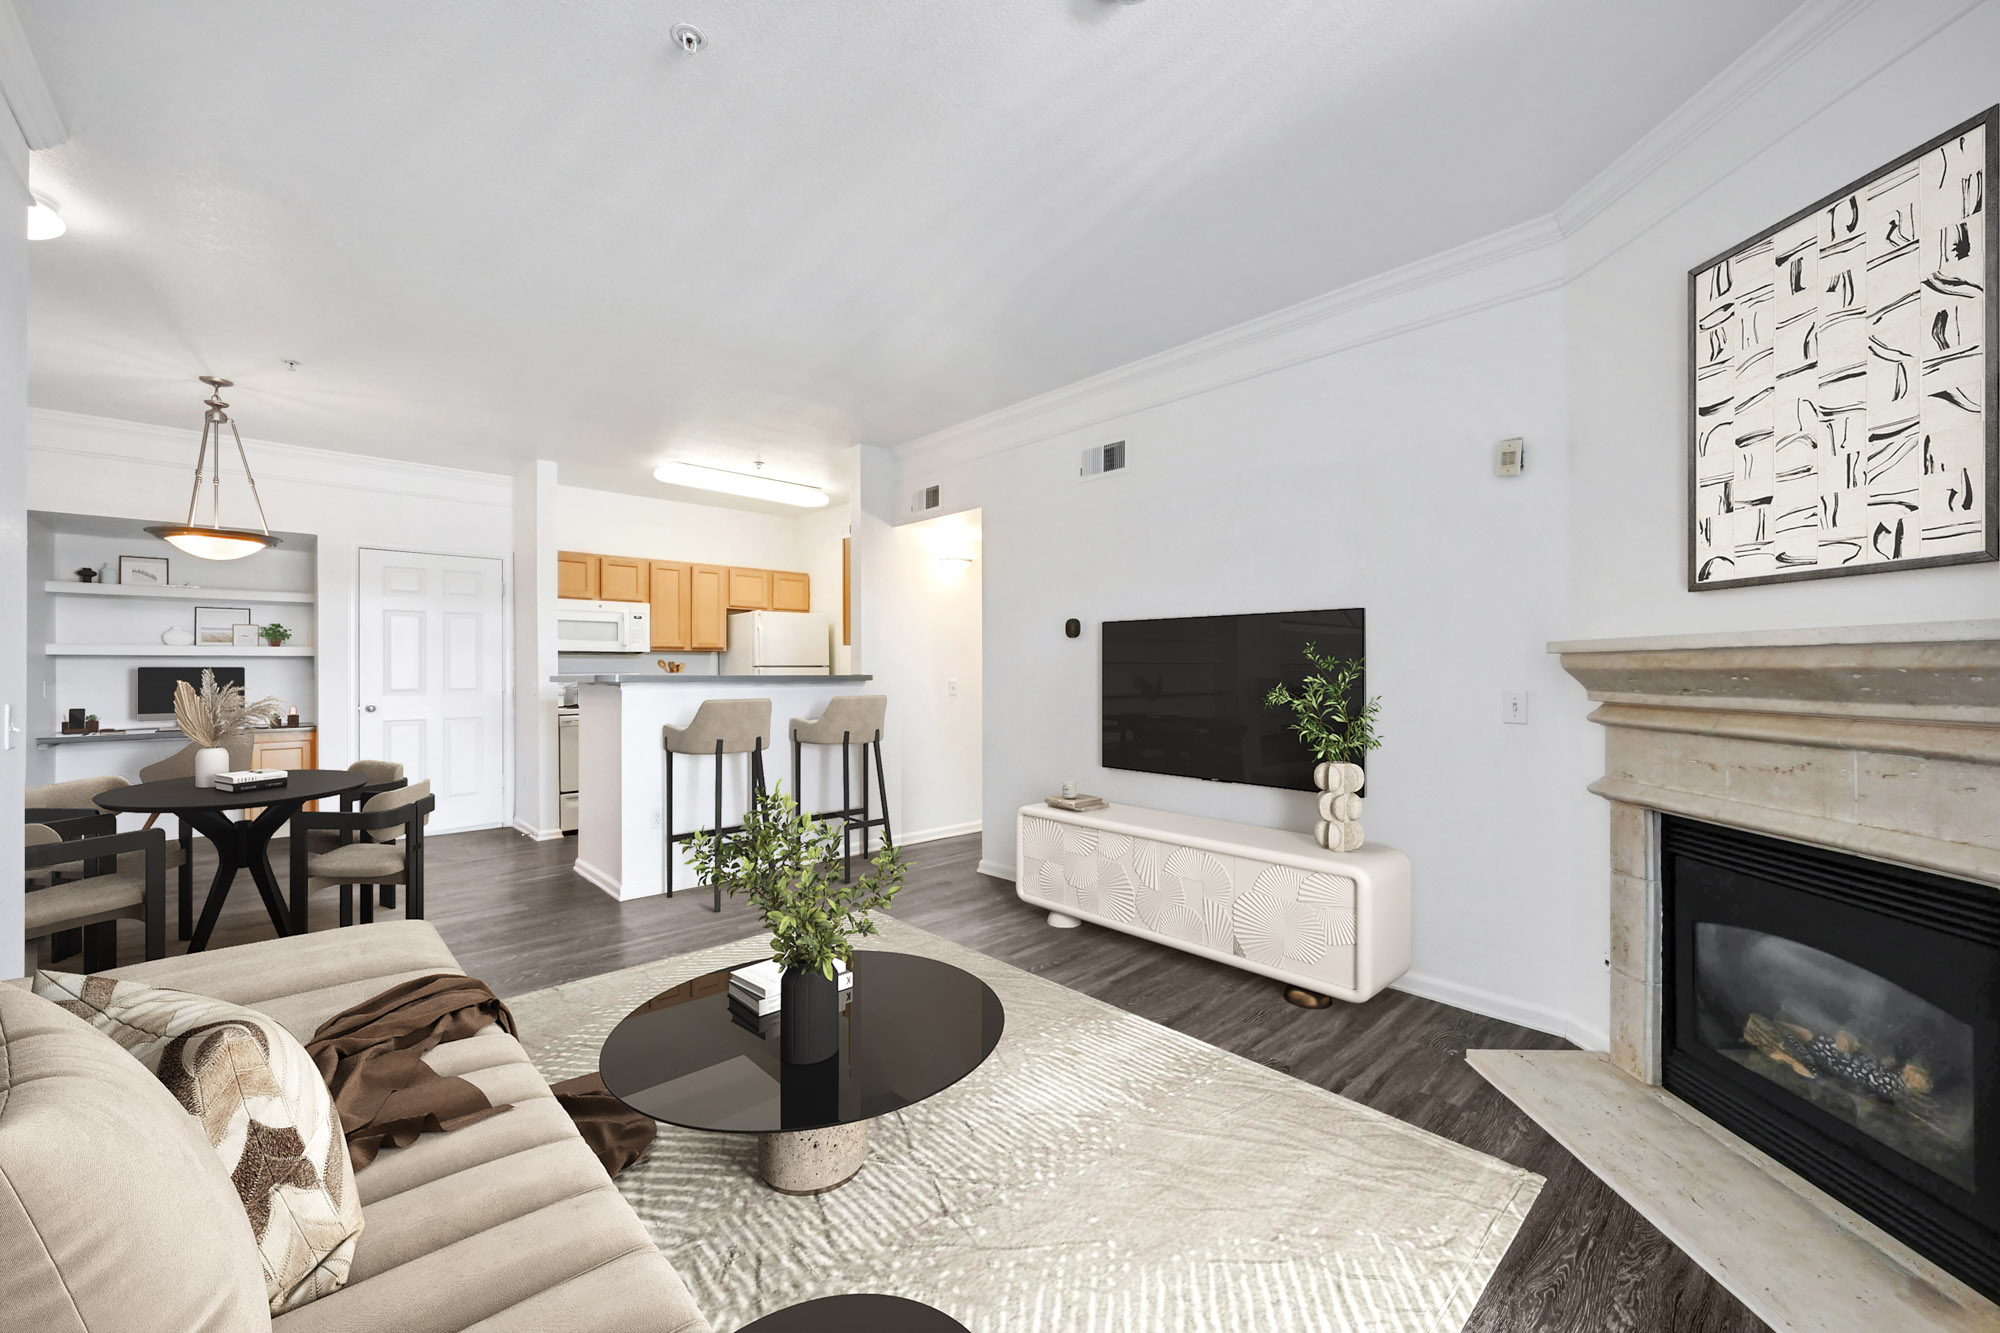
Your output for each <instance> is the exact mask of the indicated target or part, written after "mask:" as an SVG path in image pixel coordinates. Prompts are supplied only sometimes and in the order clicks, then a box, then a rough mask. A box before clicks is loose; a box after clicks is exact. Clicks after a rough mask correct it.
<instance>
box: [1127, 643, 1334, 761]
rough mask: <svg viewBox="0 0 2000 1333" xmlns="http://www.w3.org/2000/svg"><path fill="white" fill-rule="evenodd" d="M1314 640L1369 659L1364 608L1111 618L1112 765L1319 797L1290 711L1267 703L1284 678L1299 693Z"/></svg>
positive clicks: (1326, 650)
mask: <svg viewBox="0 0 2000 1333" xmlns="http://www.w3.org/2000/svg"><path fill="white" fill-rule="evenodd" d="M1308 643H1310V644H1313V645H1314V646H1315V647H1316V648H1317V649H1318V650H1319V651H1320V652H1321V653H1327V654H1331V655H1333V656H1335V657H1339V658H1363V659H1364V660H1365V657H1366V652H1365V649H1366V646H1367V644H1366V636H1365V634H1364V632H1363V612H1362V611H1361V610H1360V609H1359V608H1355V609H1351V610H1346V611H1280V612H1276V613H1272V614H1267V615H1250V616H1190V617H1188V618H1186V619H1181V620H1107V621H1105V622H1104V674H1103V690H1104V703H1103V726H1104V745H1103V762H1104V766H1105V767H1106V768H1124V769H1132V770H1135V771H1137V772H1141V773H1168V774H1172V775H1174V776H1176V777H1184V778H1208V779H1210V780H1211V781H1215V782H1245V783H1250V784H1252V785H1254V786H1259V787H1286V788H1295V789H1297V790H1300V791H1310V790H1312V785H1313V781H1312V770H1313V757H1312V755H1311V754H1309V753H1307V751H1306V748H1305V745H1304V744H1303V743H1302V742H1301V741H1300V740H1299V738H1298V735H1297V734H1296V733H1295V732H1293V730H1292V729H1291V710H1289V709H1284V708H1269V707H1266V706H1265V703H1264V697H1265V695H1267V694H1268V693H1270V690H1271V687H1272V686H1273V685H1276V684H1277V683H1278V682H1280V681H1283V682H1285V683H1286V684H1287V685H1290V686H1291V687H1292V688H1293V690H1294V691H1296V690H1297V689H1298V687H1299V686H1300V684H1301V683H1302V682H1303V681H1304V680H1305V675H1306V672H1307V670H1308V669H1309V668H1308V665H1307V662H1306V651H1305V650H1306V645H1307V644H1308ZM1366 687H1367V681H1366V680H1362V681H1360V682H1359V683H1357V685H1356V687H1355V694H1354V697H1353V699H1352V700H1351V703H1352V704H1353V705H1354V706H1355V707H1359V706H1360V704H1361V702H1362V700H1364V699H1365V698H1366V697H1367V688H1366Z"/></svg>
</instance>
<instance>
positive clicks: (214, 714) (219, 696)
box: [174, 667, 285, 787]
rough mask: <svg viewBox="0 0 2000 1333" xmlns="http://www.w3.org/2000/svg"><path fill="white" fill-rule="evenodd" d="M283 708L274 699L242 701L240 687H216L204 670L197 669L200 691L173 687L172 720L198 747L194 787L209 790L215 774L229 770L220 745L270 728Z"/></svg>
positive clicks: (184, 684) (211, 675)
mask: <svg viewBox="0 0 2000 1333" xmlns="http://www.w3.org/2000/svg"><path fill="white" fill-rule="evenodd" d="M284 709H285V706H284V705H283V704H281V703H279V702H278V701H277V699H275V698H264V699H259V700H258V701H257V702H256V703H254V704H253V703H248V702H245V699H244V695H243V687H242V686H241V685H218V684H216V681H215V673H214V672H213V671H211V670H209V669H208V668H207V667H203V668H202V670H201V688H200V689H196V688H195V687H194V686H193V685H191V684H189V683H188V682H187V681H182V682H180V683H179V684H178V685H176V686H174V721H176V722H178V723H180V727H181V730H182V731H185V732H186V733H187V735H188V739H189V740H191V741H193V742H194V743H195V744H196V745H199V746H200V747H201V749H199V750H197V751H195V755H194V785H195V786H197V787H213V786H214V785H215V775H216V774H217V773H227V772H228V771H229V750H228V748H227V747H226V746H225V744H224V742H226V741H227V740H228V739H229V738H230V737H231V736H239V735H241V734H243V733H244V732H246V731H249V730H251V729H252V728H253V727H268V726H270V725H271V724H272V723H273V722H275V721H277V720H278V719H279V718H281V717H283V716H284Z"/></svg>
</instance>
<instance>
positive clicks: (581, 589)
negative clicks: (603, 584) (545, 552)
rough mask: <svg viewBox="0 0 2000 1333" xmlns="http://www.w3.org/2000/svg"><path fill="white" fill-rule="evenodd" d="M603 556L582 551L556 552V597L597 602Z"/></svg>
mask: <svg viewBox="0 0 2000 1333" xmlns="http://www.w3.org/2000/svg"><path fill="white" fill-rule="evenodd" d="M602 559H603V557H602V556H595V555H585V554H584V553H583V552H581V551H557V552H556V596H558V597H581V598H583V599H584V600H585V601H591V602H594V601H596V600H597V587H598V566H599V562H600V561H601V560H602Z"/></svg>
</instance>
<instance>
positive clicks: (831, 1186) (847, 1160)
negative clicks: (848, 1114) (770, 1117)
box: [757, 1120, 868, 1194]
mask: <svg viewBox="0 0 2000 1333" xmlns="http://www.w3.org/2000/svg"><path fill="white" fill-rule="evenodd" d="M867 1156H868V1122H867V1121H866V1120H861V1121H857V1122H856V1123H854V1124H852V1125H833V1126H831V1127H829V1128H827V1129H801V1130H793V1131H790V1132H788V1133H783V1134H759V1135H758V1136H757V1174H759V1175H761V1176H763V1177H764V1183H765V1184H766V1185H769V1186H770V1187H771V1188H772V1189H774V1190H776V1191H778V1193H780V1194H824V1193H826V1192H827V1191H828V1190H836V1189H839V1188H840V1187H841V1186H842V1185H845V1184H846V1183H847V1182H848V1181H850V1180H852V1179H854V1174H855V1172H857V1171H859V1170H860V1169H861V1163H862V1161H863V1160H865V1159H866V1158H867Z"/></svg>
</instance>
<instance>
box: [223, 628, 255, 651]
mask: <svg viewBox="0 0 2000 1333" xmlns="http://www.w3.org/2000/svg"><path fill="white" fill-rule="evenodd" d="M229 636H230V637H229V642H230V643H231V644H232V645H234V646H235V647H238V648H255V647H256V646H257V627H256V626H255V625H231V626H230V627H229Z"/></svg>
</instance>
